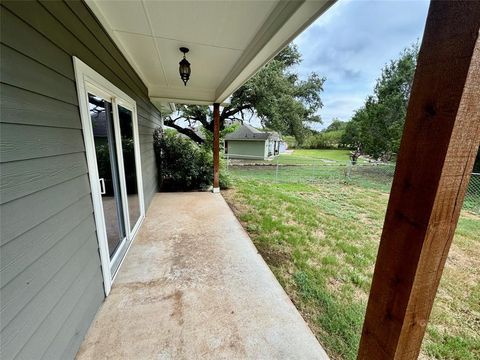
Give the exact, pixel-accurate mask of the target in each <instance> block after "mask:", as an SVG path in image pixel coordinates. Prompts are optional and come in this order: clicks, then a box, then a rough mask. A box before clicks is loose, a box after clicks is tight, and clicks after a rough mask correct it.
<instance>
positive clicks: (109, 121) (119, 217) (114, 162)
mask: <svg viewBox="0 0 480 360" xmlns="http://www.w3.org/2000/svg"><path fill="white" fill-rule="evenodd" d="M88 104H89V108H90V119H91V121H92V129H93V139H94V143H95V155H96V159H97V168H98V176H99V178H98V182H99V185H100V194H101V199H102V207H103V217H104V220H105V230H106V233H107V243H108V252H109V255H110V259H113V257H114V255H115V253H116V251H117V250H118V249H119V247H120V245H121V244H122V242H124V241H125V240H126V231H125V219H124V209H123V204H122V192H121V187H120V174H119V171H118V157H117V144H116V141H115V131H114V126H115V125H114V122H113V114H112V104H111V103H110V102H108V101H107V100H105V99H102V98H100V97H97V96H95V95H92V94H88Z"/></svg>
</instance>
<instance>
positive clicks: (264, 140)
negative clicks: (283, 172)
mask: <svg viewBox="0 0 480 360" xmlns="http://www.w3.org/2000/svg"><path fill="white" fill-rule="evenodd" d="M280 142H281V139H280V135H279V134H278V133H276V132H267V131H261V130H258V129H256V128H254V127H253V126H251V125H248V124H243V125H241V126H240V127H239V128H238V129H237V130H235V131H234V132H232V133H230V134H227V135H226V136H225V139H224V148H225V155H226V156H228V157H229V158H230V159H261V160H266V159H268V158H270V157H272V156H276V155H278V154H279V148H280Z"/></svg>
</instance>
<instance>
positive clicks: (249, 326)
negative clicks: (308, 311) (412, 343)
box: [77, 193, 328, 359]
mask: <svg viewBox="0 0 480 360" xmlns="http://www.w3.org/2000/svg"><path fill="white" fill-rule="evenodd" d="M199 358H203V359H204V358H208V359H328V357H327V355H326V353H325V351H324V350H323V349H322V348H321V346H320V344H319V343H318V342H317V340H316V338H315V337H314V335H313V333H312V332H311V331H310V329H309V328H308V326H307V325H306V323H305V322H304V320H303V319H302V317H301V316H300V314H299V313H298V311H297V310H296V308H295V307H294V305H293V304H292V302H291V301H290V299H289V298H288V296H287V295H286V293H285V292H284V291H283V289H282V287H281V286H280V284H279V283H278V282H277V280H276V279H275V277H274V276H273V274H272V273H271V272H270V269H269V268H268V266H267V265H266V264H265V262H264V261H263V259H262V257H261V256H260V255H259V254H258V253H257V251H256V249H255V247H254V245H253V244H252V242H251V240H250V238H249V236H248V235H247V233H246V232H245V231H244V230H243V228H242V226H241V225H240V223H239V222H238V221H237V219H236V217H235V216H234V214H233V213H232V211H231V210H230V208H229V207H228V205H227V204H226V202H225V200H224V199H223V197H222V196H221V195H219V194H211V193H173V194H171V193H161V194H157V195H156V196H155V198H154V199H153V202H152V204H151V206H150V209H149V211H148V213H147V216H146V219H145V222H144V224H143V226H142V229H141V230H140V232H139V234H138V236H137V238H136V240H135V242H134V243H133V245H132V247H131V249H130V251H129V253H128V254H127V256H126V259H125V261H124V263H123V265H122V267H121V269H120V270H119V273H118V275H117V278H116V279H115V282H114V284H113V287H112V290H111V293H110V295H109V296H108V297H107V299H106V300H105V303H104V304H103V306H102V308H101V309H100V310H99V312H98V313H97V316H96V318H95V320H94V322H93V324H92V326H91V328H90V329H89V331H88V333H87V335H86V338H85V340H84V342H83V344H82V346H81V348H80V350H79V352H78V354H77V359H199Z"/></svg>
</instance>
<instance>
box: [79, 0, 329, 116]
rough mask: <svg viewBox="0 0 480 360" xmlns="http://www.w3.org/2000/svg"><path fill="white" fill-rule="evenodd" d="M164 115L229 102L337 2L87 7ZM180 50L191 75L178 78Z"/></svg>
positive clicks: (104, 0) (98, 3) (144, 1)
mask: <svg viewBox="0 0 480 360" xmlns="http://www.w3.org/2000/svg"><path fill="white" fill-rule="evenodd" d="M86 2H87V4H88V6H89V7H90V8H91V10H92V11H93V13H94V14H95V15H96V16H97V18H98V19H99V21H100V22H101V23H102V25H103V26H104V27H105V29H106V30H107V32H108V33H109V34H110V36H111V37H112V39H113V40H114V42H115V43H116V45H117V46H118V47H119V49H120V50H121V51H122V53H123V54H124V55H125V57H126V58H127V60H128V61H129V62H130V64H131V65H132V66H133V68H134V69H135V71H136V72H137V73H138V75H139V76H140V77H141V79H142V80H143V82H144V83H145V85H146V86H147V88H148V91H149V96H150V98H151V100H152V102H153V103H154V104H155V105H156V106H157V107H159V108H160V107H162V106H163V107H164V106H165V105H166V104H168V103H185V104H212V103H214V102H219V103H221V102H223V101H225V100H226V99H227V98H228V97H229V96H230V95H231V94H232V93H233V92H234V91H235V90H236V89H237V88H238V87H240V86H241V85H242V84H243V83H244V82H245V81H246V80H248V79H249V78H250V77H251V76H252V75H253V74H255V72H256V71H257V70H258V69H259V68H260V67H261V66H263V65H264V64H265V63H266V62H267V61H268V60H270V59H271V58H272V57H273V56H275V55H276V54H277V53H278V52H279V51H280V50H281V49H282V48H283V47H284V46H285V45H287V44H288V43H289V42H290V41H291V40H293V38H294V37H295V36H297V35H298V34H299V33H300V32H301V31H302V30H304V29H305V28H306V27H307V26H308V25H310V24H311V23H312V22H313V21H314V20H315V19H317V18H318V17H319V16H320V15H321V14H322V13H324V12H325V11H326V10H327V9H328V8H329V7H330V6H331V5H332V4H333V3H334V2H335V0H307V1H305V0H303V1H281V0H265V1H263V0H258V1H255V0H254V1H231V0H229V1H203V0H200V1H148V0H136V1H110V0H86ZM181 46H185V47H188V48H189V49H190V52H189V53H188V54H187V59H188V61H189V62H190V63H191V67H192V75H191V77H190V80H189V81H188V84H187V86H184V85H183V82H182V81H181V79H180V76H179V74H178V62H179V61H180V59H181V58H182V56H183V55H182V53H181V52H180V51H179V48H180V47H181Z"/></svg>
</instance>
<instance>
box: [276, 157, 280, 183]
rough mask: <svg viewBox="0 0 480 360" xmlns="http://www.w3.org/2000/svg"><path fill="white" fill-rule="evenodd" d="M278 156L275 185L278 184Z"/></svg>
mask: <svg viewBox="0 0 480 360" xmlns="http://www.w3.org/2000/svg"><path fill="white" fill-rule="evenodd" d="M278 158H279V157H278V156H277V168H276V169H275V183H277V184H278Z"/></svg>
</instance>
